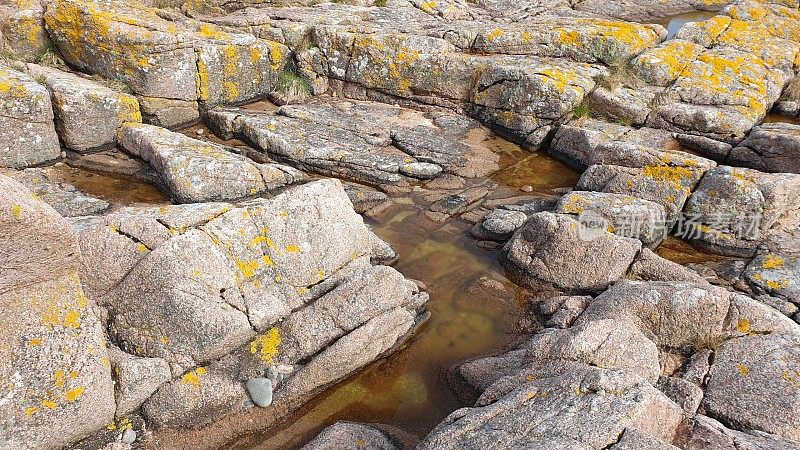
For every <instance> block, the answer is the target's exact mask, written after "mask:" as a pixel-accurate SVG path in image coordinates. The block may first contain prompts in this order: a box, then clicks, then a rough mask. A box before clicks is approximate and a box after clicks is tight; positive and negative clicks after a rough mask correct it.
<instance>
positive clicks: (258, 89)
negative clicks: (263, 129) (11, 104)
mask: <svg viewBox="0 0 800 450" xmlns="http://www.w3.org/2000/svg"><path fill="white" fill-rule="evenodd" d="M44 19H45V23H46V25H47V30H48V32H49V33H50V36H51V38H52V40H53V42H54V43H55V45H56V46H57V47H58V49H59V51H60V53H61V54H62V55H63V56H64V58H65V59H66V60H67V61H68V62H69V63H70V64H72V65H74V66H75V67H77V68H79V69H81V70H85V71H88V72H90V73H95V74H98V75H102V76H104V77H106V78H110V79H115V80H120V81H122V82H125V83H126V84H127V85H128V86H130V88H131V89H132V90H133V91H134V92H135V93H136V94H139V95H143V96H146V97H159V98H165V99H173V100H184V101H197V100H199V101H201V102H203V103H204V104H206V105H211V106H213V105H218V104H222V103H237V102H242V101H246V100H250V99H253V98H256V97H259V96H262V95H265V94H267V93H269V92H270V91H271V90H272V88H273V87H274V85H275V81H276V80H277V77H278V74H279V73H280V72H281V71H282V70H283V67H284V66H285V64H286V62H287V56H288V49H287V48H286V47H285V46H283V45H281V44H279V43H277V42H272V41H267V40H261V39H258V38H255V37H253V36H252V35H249V34H241V33H228V32H226V31H225V30H223V29H221V28H218V27H216V26H214V25H211V24H205V23H202V22H198V21H194V20H190V19H187V18H186V17H185V16H183V15H180V14H176V13H169V12H167V11H165V10H158V9H155V8H150V7H147V6H145V5H143V4H141V3H138V2H99V1H94V0H59V1H56V2H52V3H51V4H50V5H48V8H47V11H46V12H45V14H44Z"/></svg>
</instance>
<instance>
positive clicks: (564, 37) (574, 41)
mask: <svg viewBox="0 0 800 450" xmlns="http://www.w3.org/2000/svg"><path fill="white" fill-rule="evenodd" d="M558 42H559V43H561V44H564V45H580V44H581V35H580V34H579V33H578V32H577V31H568V30H559V32H558Z"/></svg>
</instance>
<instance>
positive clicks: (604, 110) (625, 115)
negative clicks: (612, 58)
mask: <svg viewBox="0 0 800 450" xmlns="http://www.w3.org/2000/svg"><path fill="white" fill-rule="evenodd" d="M654 96H655V91H647V90H635V89H630V88H626V87H617V88H615V89H608V88H605V87H602V86H598V87H597V88H596V89H595V90H594V91H592V95H591V97H590V102H591V113H592V114H593V115H595V116H600V117H603V118H605V119H608V120H611V121H614V122H619V123H626V124H630V125H643V124H644V123H645V122H647V116H648V115H649V114H650V102H651V101H652V100H653V97H654Z"/></svg>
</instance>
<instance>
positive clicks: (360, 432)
mask: <svg viewBox="0 0 800 450" xmlns="http://www.w3.org/2000/svg"><path fill="white" fill-rule="evenodd" d="M403 444H407V445H410V443H408V442H402V441H400V440H399V439H398V438H397V437H395V436H392V435H390V434H388V433H387V432H386V431H384V430H383V429H382V427H381V426H380V425H377V427H376V426H373V425H371V424H362V423H353V422H336V423H335V424H333V425H331V426H329V427H326V428H325V429H324V430H322V432H321V433H320V434H318V435H317V437H315V438H314V439H313V440H312V441H311V442H309V443H308V444H306V445H305V446H303V450H323V449H328V448H342V449H344V448H364V449H370V450H400V449H402V448H406V447H405V446H404V445H403Z"/></svg>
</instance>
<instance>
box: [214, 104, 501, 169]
mask: <svg viewBox="0 0 800 450" xmlns="http://www.w3.org/2000/svg"><path fill="white" fill-rule="evenodd" d="M209 121H210V124H211V126H212V128H213V129H214V131H215V133H217V134H219V135H220V136H221V137H225V138H230V137H240V138H242V139H244V140H246V141H247V142H249V143H250V144H251V145H253V146H254V147H255V148H256V149H259V150H260V151H261V152H263V153H264V154H263V155H262V156H261V157H262V158H266V157H272V158H275V159H277V160H279V161H284V162H286V163H287V164H291V165H294V166H296V167H297V168H300V169H303V170H308V171H313V172H317V173H321V174H325V175H335V176H340V177H343V178H346V179H352V180H356V181H360V182H365V183H369V184H392V185H408V184H409V183H412V182H414V181H415V180H420V179H431V178H435V177H437V176H438V175H439V174H440V173H442V172H445V173H450V174H456V175H460V176H465V177H479V176H486V175H488V174H489V173H491V172H493V171H496V170H498V169H499V160H500V156H499V155H497V154H495V153H493V152H492V151H491V150H489V149H488V148H486V147H484V146H481V145H480V144H474V143H471V142H470V139H469V138H470V136H471V133H480V132H481V130H480V128H479V125H478V124H477V123H476V122H474V121H472V120H470V119H467V118H464V117H462V116H457V115H454V114H450V113H443V112H431V113H420V112H416V111H413V110H408V109H404V108H398V107H390V106H386V105H381V104H378V103H372V102H347V101H332V100H329V101H313V102H311V103H309V104H306V105H299V106H283V107H281V108H280V109H278V111H277V114H270V113H264V112H254V111H247V110H243V109H240V110H227V109H220V110H214V111H210V112H209ZM253 158H255V159H258V156H253Z"/></svg>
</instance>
